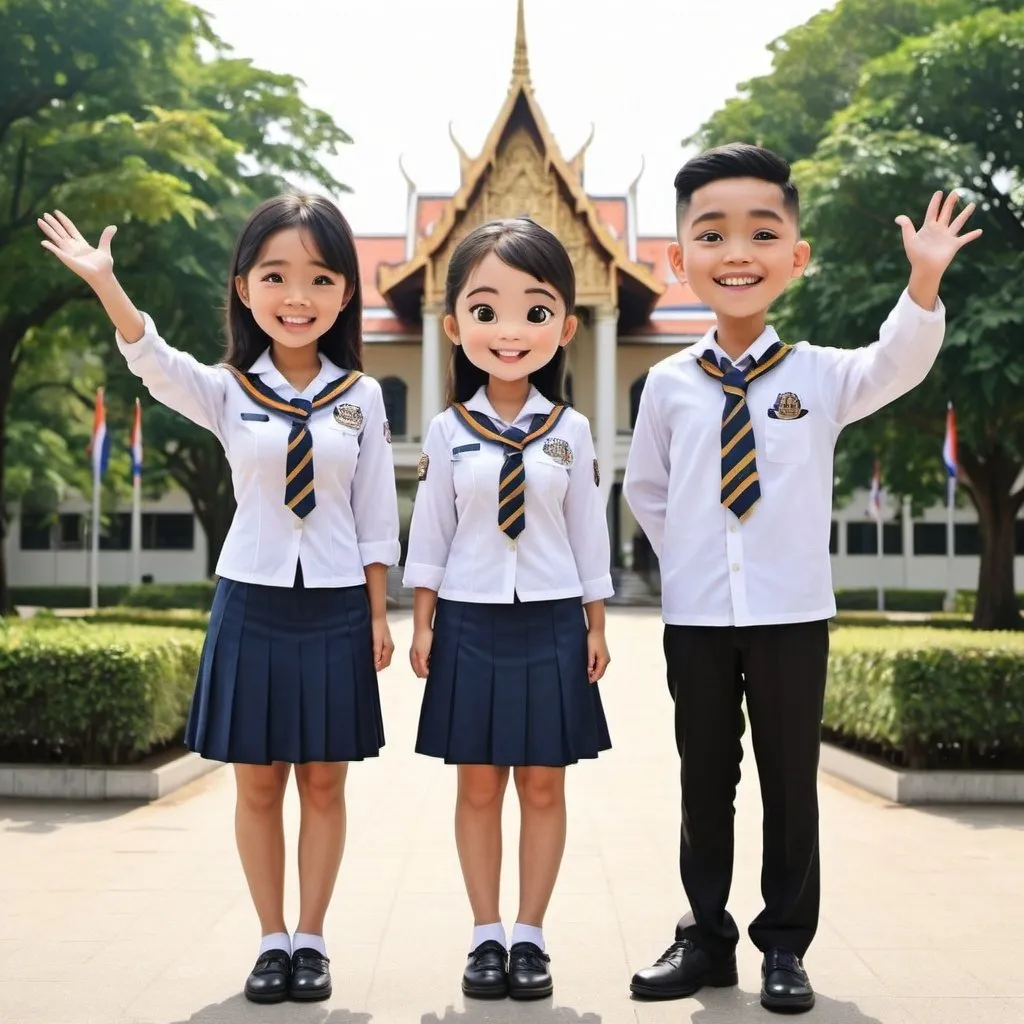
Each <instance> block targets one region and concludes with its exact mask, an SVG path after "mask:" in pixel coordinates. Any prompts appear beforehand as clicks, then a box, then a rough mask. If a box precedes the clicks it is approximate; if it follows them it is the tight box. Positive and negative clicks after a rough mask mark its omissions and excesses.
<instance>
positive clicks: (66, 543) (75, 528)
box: [57, 512, 85, 548]
mask: <svg viewBox="0 0 1024 1024" xmlns="http://www.w3.org/2000/svg"><path fill="white" fill-rule="evenodd" d="M57 534H58V536H59V538H60V546H61V547H62V548H81V547H84V545H85V516H83V515H82V514H81V513H80V512H62V513H61V514H60V519H59V521H58V526H57Z"/></svg>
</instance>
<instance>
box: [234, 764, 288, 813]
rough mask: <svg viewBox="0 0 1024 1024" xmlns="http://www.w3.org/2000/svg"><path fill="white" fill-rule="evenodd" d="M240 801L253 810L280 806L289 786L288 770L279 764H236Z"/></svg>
mask: <svg viewBox="0 0 1024 1024" xmlns="http://www.w3.org/2000/svg"><path fill="white" fill-rule="evenodd" d="M235 783H236V787H237V792H238V802H239V803H241V804H243V805H244V806H245V807H246V808H247V809H249V810H251V811H259V812H264V813H266V812H270V811H274V810H277V809H278V808H280V806H281V804H282V803H283V802H284V793H285V789H286V788H287V786H288V772H287V771H286V770H282V768H281V767H280V766H279V765H252V764H247V765H235Z"/></svg>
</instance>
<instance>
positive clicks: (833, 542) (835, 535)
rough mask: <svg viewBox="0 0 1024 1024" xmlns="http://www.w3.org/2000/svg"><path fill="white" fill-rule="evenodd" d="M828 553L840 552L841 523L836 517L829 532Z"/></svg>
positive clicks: (835, 553)
mask: <svg viewBox="0 0 1024 1024" xmlns="http://www.w3.org/2000/svg"><path fill="white" fill-rule="evenodd" d="M828 553H829V554H830V555H838V554H839V524H838V523H837V522H836V521H835V520H834V519H833V520H832V527H831V529H830V530H829V533H828Z"/></svg>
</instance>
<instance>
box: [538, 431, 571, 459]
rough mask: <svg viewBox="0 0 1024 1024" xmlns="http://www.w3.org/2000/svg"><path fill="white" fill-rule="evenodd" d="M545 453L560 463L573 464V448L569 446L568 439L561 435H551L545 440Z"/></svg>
mask: <svg viewBox="0 0 1024 1024" xmlns="http://www.w3.org/2000/svg"><path fill="white" fill-rule="evenodd" d="M544 454H545V455H546V456H547V457H548V458H549V459H554V460H555V462H557V463H559V465H562V466H571V465H572V448H570V447H569V442H568V441H563V440H562V439H561V438H560V437H549V438H548V439H547V440H546V441H545V442H544Z"/></svg>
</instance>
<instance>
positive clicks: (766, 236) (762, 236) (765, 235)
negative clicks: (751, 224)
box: [754, 228, 779, 242]
mask: <svg viewBox="0 0 1024 1024" xmlns="http://www.w3.org/2000/svg"><path fill="white" fill-rule="evenodd" d="M778 237H779V236H778V235H777V234H775V232H774V231H769V230H767V228H764V229H762V230H761V231H758V232H756V233H755V234H754V241H755V242H774V241H775V239H776V238H778Z"/></svg>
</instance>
